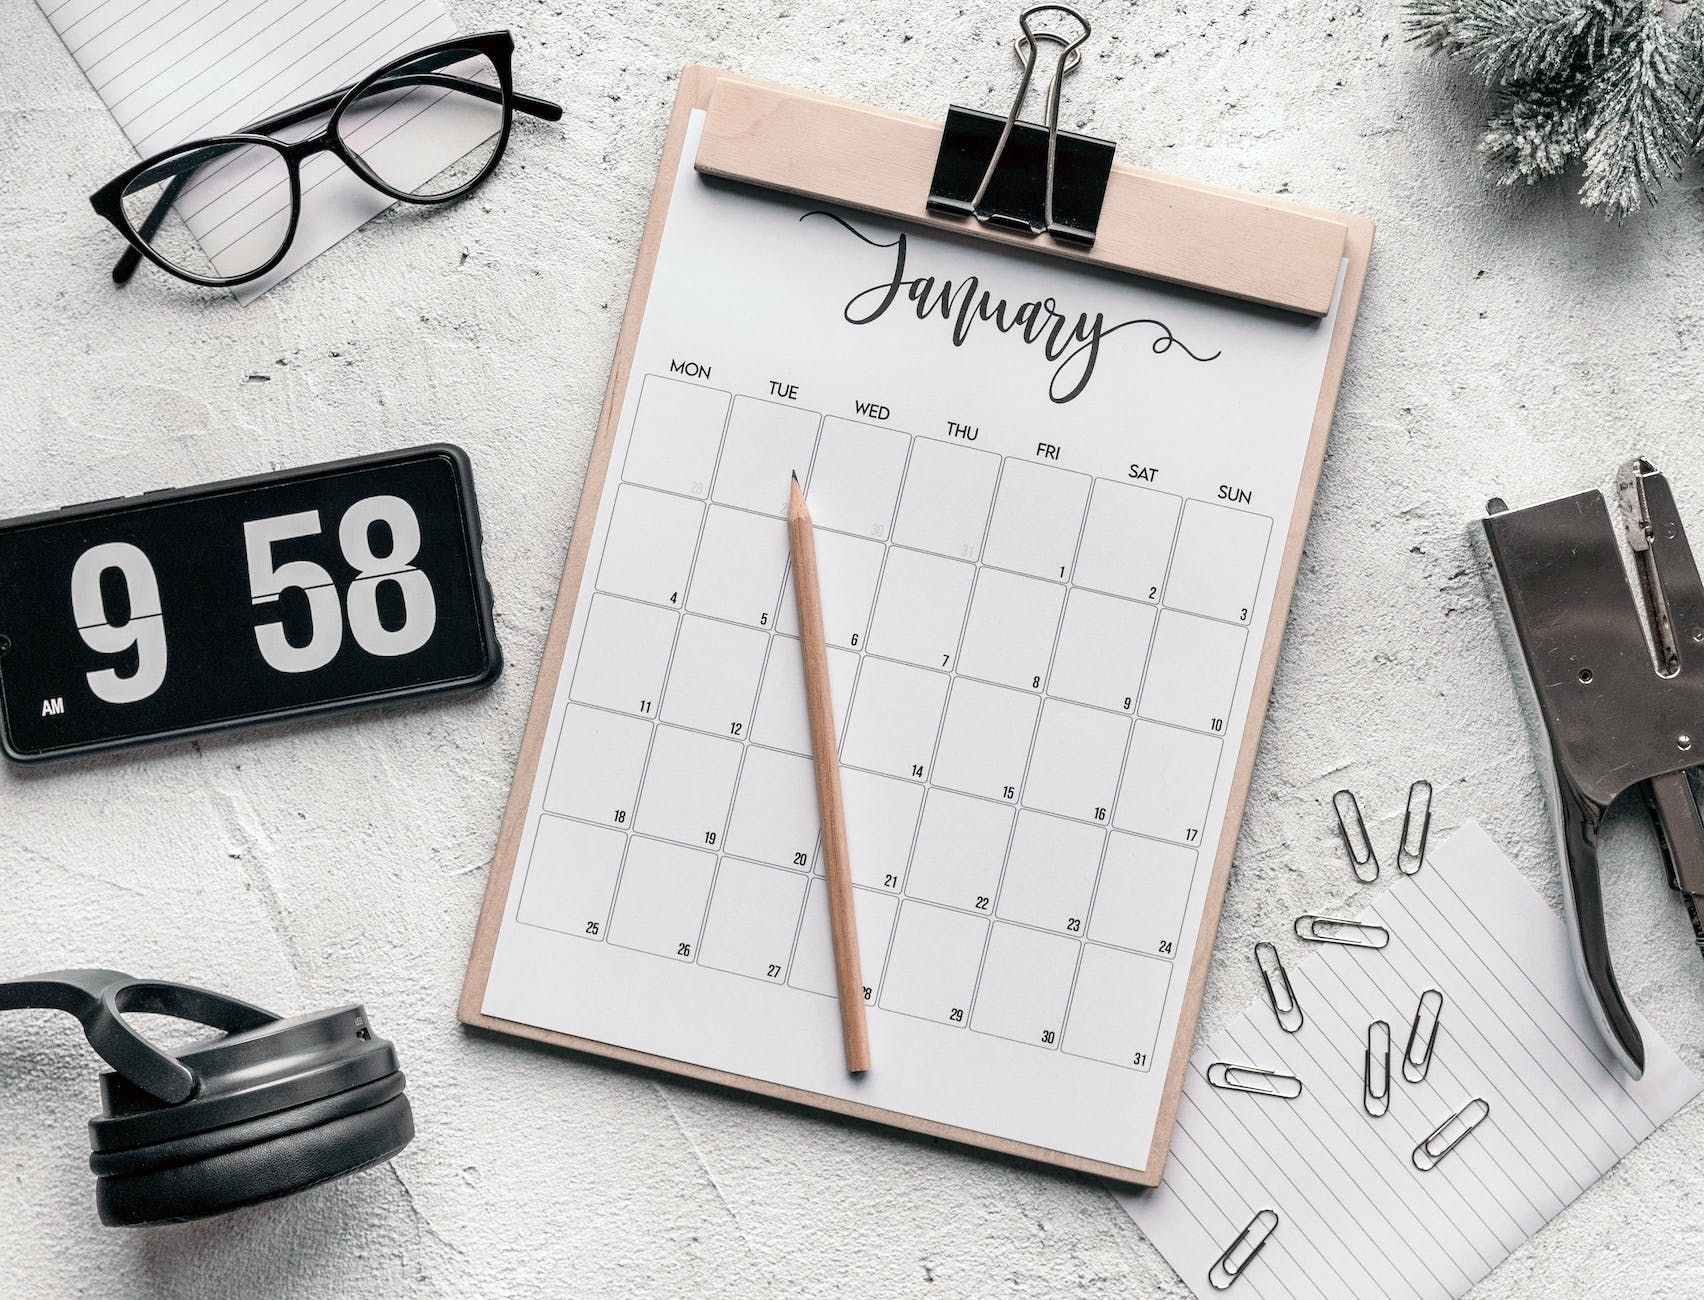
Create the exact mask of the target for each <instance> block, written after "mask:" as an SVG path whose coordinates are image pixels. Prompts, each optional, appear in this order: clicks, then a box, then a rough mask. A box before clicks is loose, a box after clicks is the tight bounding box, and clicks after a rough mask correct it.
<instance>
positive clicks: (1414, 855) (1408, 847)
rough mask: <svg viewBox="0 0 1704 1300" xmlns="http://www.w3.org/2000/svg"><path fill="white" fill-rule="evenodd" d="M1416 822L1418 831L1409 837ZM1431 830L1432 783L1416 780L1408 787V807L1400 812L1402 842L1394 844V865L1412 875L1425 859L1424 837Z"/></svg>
mask: <svg viewBox="0 0 1704 1300" xmlns="http://www.w3.org/2000/svg"><path fill="white" fill-rule="evenodd" d="M1417 824H1418V828H1419V833H1418V834H1414V835H1412V837H1411V832H1413V831H1414V829H1415V827H1416V825H1417ZM1431 831H1432V783H1431V782H1430V781H1416V782H1415V783H1414V784H1413V785H1411V786H1409V787H1408V807H1407V808H1406V809H1404V810H1403V814H1402V843H1400V844H1398V845H1397V846H1396V867H1397V870H1398V871H1400V872H1402V874H1403V875H1405V876H1412V875H1413V874H1414V873H1415V872H1416V871H1418V870H1420V867H1421V865H1422V864H1423V863H1424V862H1425V861H1426V837H1427V836H1428V835H1429V834H1430V833H1431Z"/></svg>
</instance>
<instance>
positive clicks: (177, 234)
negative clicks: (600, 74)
mask: <svg viewBox="0 0 1704 1300" xmlns="http://www.w3.org/2000/svg"><path fill="white" fill-rule="evenodd" d="M514 51H515V38H514V37H513V36H512V35H511V34H510V33H508V32H506V31H503V32H483V33H481V34H479V35H477V36H461V37H457V38H456V39H455V40H450V41H441V42H439V43H438V44H436V45H428V46H426V47H425V48H424V49H419V50H415V51H414V52H413V53H411V54H405V55H403V56H402V57H400V58H397V59H393V60H391V61H390V62H389V63H386V64H385V65H383V66H382V67H380V68H377V69H375V70H374V71H373V72H370V73H368V74H367V76H366V77H364V78H362V79H361V80H360V81H357V82H356V83H355V84H354V85H352V86H346V87H344V88H343V89H341V90H334V91H332V92H331V93H330V94H326V95H321V96H320V97H319V98H317V99H313V100H309V101H308V102H307V103H304V104H298V105H297V106H296V107H294V108H288V109H285V110H283V111H282V112H279V113H274V114H272V115H271V116H269V117H265V118H262V119H261V120H260V121H258V122H251V123H250V124H249V125H248V126H246V127H244V128H243V129H242V130H241V131H238V132H235V133H234V134H231V135H219V136H210V137H208V138H207V139H205V140H190V141H188V142H186V143H184V144H180V145H178V146H177V147H176V148H173V149H168V150H166V151H165V152H164V153H160V154H155V155H154V156H153V157H152V158H147V159H144V160H143V161H142V162H139V163H137V164H136V165H135V166H134V167H131V168H129V169H128V170H126V171H124V172H121V173H120V174H119V175H118V176H116V177H114V178H113V179H112V180H111V181H108V182H107V183H106V184H105V185H103V186H101V188H100V189H98V190H96V191H95V192H94V193H93V194H92V195H90V196H89V202H90V203H91V204H93V205H94V209H95V211H96V212H98V213H100V215H101V216H103V217H105V218H106V219H107V220H108V221H110V222H112V224H113V225H114V226H116V227H118V232H119V233H120V234H121V235H123V236H124V237H125V239H127V240H128V241H129V242H130V247H129V248H127V249H126V250H125V251H124V253H123V255H122V256H120V257H119V259H118V263H117V265H115V266H114V267H113V268H112V278H113V279H114V280H115V281H117V282H118V283H119V284H123V283H125V281H127V280H129V279H130V277H131V276H132V275H133V274H135V272H136V268H137V266H138V265H139V264H140V262H141V259H142V258H144V257H146V258H147V259H148V260H149V261H150V262H152V263H154V265H155V266H158V267H160V268H161V269H162V270H164V271H168V272H170V273H171V274H172V275H175V276H177V277H178V278H179V279H180V280H188V281H189V282H190V283H191V284H201V285H208V286H211V287H214V288H225V287H228V286H231V285H238V284H245V283H247V282H248V281H250V280H254V279H257V278H259V277H260V276H263V275H265V274H266V273H267V272H268V271H270V270H272V268H273V267H275V266H277V265H278V264H279V262H281V261H283V260H284V255H285V253H287V252H289V250H290V244H291V241H292V240H294V239H295V237H296V227H297V224H298V222H299V221H300V218H301V214H302V163H303V162H304V161H305V160H306V159H307V158H309V157H311V156H312V155H314V154H317V153H332V154H334V155H336V156H337V157H338V158H339V159H340V160H342V162H343V163H344V165H345V166H347V167H348V168H349V169H350V170H351V171H352V172H354V173H355V174H356V175H357V176H359V177H360V178H361V179H362V180H363V181H365V182H366V183H367V184H368V185H371V186H372V187H373V188H374V189H376V190H378V191H380V192H381V193H383V194H387V195H389V196H390V197H391V198H393V199H398V200H400V201H401V202H404V203H448V202H450V201H451V200H453V199H459V198H460V197H462V195H464V194H466V193H467V192H468V191H469V190H471V189H473V188H474V187H475V186H476V185H478V184H479V183H480V182H481V181H483V180H484V179H485V178H486V177H487V176H489V175H490V174H491V172H492V170H493V169H494V168H495V167H496V166H497V162H498V160H499V159H501V158H502V156H503V150H504V149H505V148H506V147H507V146H508V143H509V124H510V121H511V120H512V118H513V116H514V113H515V111H516V110H519V111H520V112H523V113H528V114H530V115H532V116H533V117H538V118H543V119H544V120H545V121H547V122H556V121H560V120H561V118H562V106H561V105H560V104H553V103H551V102H550V101H549V100H545V99H535V98H533V97H532V96H531V95H518V94H516V93H515V90H514V87H513V85H512V82H511V76H510V63H511V61H512V56H513V55H514ZM325 114H329V115H330V116H329V118H328V119H327V122H326V126H325V129H324V130H323V131H320V132H319V133H317V134H315V135H312V136H309V137H308V138H307V139H304V140H294V141H285V140H278V139H274V138H273V136H272V133H273V132H275V131H281V130H284V129H286V128H288V127H291V126H297V125H300V124H301V123H303V122H307V121H311V120H312V119H314V118H316V117H320V116H323V115H325Z"/></svg>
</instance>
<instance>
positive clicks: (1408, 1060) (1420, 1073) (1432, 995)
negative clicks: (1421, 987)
mask: <svg viewBox="0 0 1704 1300" xmlns="http://www.w3.org/2000/svg"><path fill="white" fill-rule="evenodd" d="M1428 1012H1430V1019H1431V1021H1432V1030H1431V1032H1430V1033H1428V1034H1427V1035H1426V1045H1425V1047H1423V1048H1422V1049H1421V1051H1420V1055H1418V1056H1416V1055H1415V1054H1414V1044H1415V1043H1417V1042H1419V1041H1420V1032H1421V1027H1422V1026H1423V1025H1424V1024H1425V1023H1426V1020H1427V1018H1428V1016H1427V1013H1428ZM1443 1014H1444V995H1443V994H1442V993H1441V992H1439V991H1438V990H1437V989H1427V990H1426V991H1425V992H1424V993H1422V994H1421V995H1420V1005H1419V1006H1417V1007H1415V1008H1414V1023H1413V1024H1412V1025H1411V1026H1410V1027H1409V1030H1408V1046H1407V1047H1405V1048H1403V1049H1402V1077H1403V1078H1404V1079H1407V1080H1408V1082H1410V1083H1421V1082H1424V1080H1425V1078H1426V1071H1427V1070H1430V1069H1431V1068H1432V1049H1433V1048H1434V1047H1436V1046H1437V1045H1438V1029H1439V1027H1440V1026H1441V1024H1442V1021H1441V1020H1440V1019H1439V1017H1440V1016H1442V1015H1443Z"/></svg>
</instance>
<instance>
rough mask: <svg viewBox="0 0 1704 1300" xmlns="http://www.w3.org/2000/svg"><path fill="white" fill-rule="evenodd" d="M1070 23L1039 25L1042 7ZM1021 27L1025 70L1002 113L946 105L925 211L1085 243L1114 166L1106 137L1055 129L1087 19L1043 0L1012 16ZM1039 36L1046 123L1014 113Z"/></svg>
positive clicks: (1090, 236) (1029, 74) (1016, 46)
mask: <svg viewBox="0 0 1704 1300" xmlns="http://www.w3.org/2000/svg"><path fill="white" fill-rule="evenodd" d="M1044 15H1046V16H1051V17H1053V18H1055V19H1063V20H1066V22H1067V24H1074V25H1075V27H1074V28H1072V29H1071V30H1076V29H1080V30H1078V31H1077V34H1076V35H1074V36H1073V35H1070V34H1068V32H1060V31H1054V30H1047V29H1044V28H1041V27H1038V26H1037V25H1036V19H1038V18H1040V17H1042V16H1044ZM1018 26H1019V28H1020V29H1021V30H1022V32H1023V35H1021V36H1020V37H1019V38H1018V39H1017V41H1016V42H1015V43H1014V45H1013V49H1014V50H1015V51H1016V52H1017V56H1018V59H1019V61H1020V62H1021V63H1022V64H1023V74H1022V76H1020V77H1019V79H1018V92H1017V94H1016V95H1015V96H1013V98H1012V107H1011V108H1010V109H1009V110H1008V111H1007V113H1006V116H1005V118H1004V120H1002V119H1001V118H1000V117H999V115H998V114H995V113H988V112H984V111H983V110H981V109H976V108H962V107H960V106H959V105H957V104H955V105H953V106H952V107H951V108H949V109H948V110H947V122H946V128H945V130H944V131H943V132H942V134H941V151H940V153H939V154H938V155H937V156H936V159H935V174H934V177H933V179H931V181H930V183H929V204H928V207H929V211H931V212H933V213H936V214H937V215H940V216H955V217H968V216H974V217H975V218H976V219H977V220H978V221H981V222H984V223H986V224H989V225H996V226H1002V227H1005V228H1006V229H1009V230H1018V231H1022V232H1023V233H1025V234H1029V235H1042V234H1047V235H1052V236H1053V238H1055V239H1058V240H1062V241H1064V242H1066V243H1070V244H1077V245H1079V246H1081V247H1085V248H1087V247H1089V246H1090V245H1092V244H1093V243H1094V242H1095V230H1096V227H1097V226H1098V225H1099V224H1100V213H1101V205H1102V203H1104V202H1105V200H1106V185H1107V178H1108V177H1110V176H1111V175H1112V155H1113V153H1114V151H1115V150H1116V149H1117V147H1118V146H1117V145H1115V144H1114V143H1112V141H1110V140H1097V139H1095V138H1094V137H1093V136H1087V135H1078V134H1077V133H1075V132H1072V131H1061V130H1060V129H1059V99H1060V93H1061V91H1062V89H1063V83H1064V81H1065V76H1066V74H1067V73H1069V72H1070V71H1072V69H1074V68H1075V67H1076V66H1077V65H1078V63H1079V62H1081V59H1082V53H1081V50H1082V45H1083V42H1084V41H1086V40H1088V39H1089V32H1090V27H1089V23H1088V20H1087V19H1085V18H1084V17H1083V16H1082V15H1081V14H1080V13H1078V12H1077V11H1076V10H1075V9H1073V8H1071V7H1070V6H1069V5H1062V4H1044V5H1035V6H1034V7H1032V8H1029V9H1026V10H1024V11H1023V13H1022V14H1020V15H1019V17H1018ZM1043 45H1047V46H1049V47H1051V51H1052V53H1053V57H1054V63H1053V75H1052V78H1051V79H1050V81H1049V82H1048V87H1047V125H1046V126H1037V125H1036V124H1035V123H1033V122H1021V121H1019V120H1018V113H1019V112H1020V111H1021V110H1022V109H1023V106H1024V97H1025V96H1026V95H1027V94H1028V93H1029V87H1030V81H1031V79H1032V78H1033V77H1034V76H1035V69H1036V64H1037V63H1038V62H1040V59H1041V48H1042V46H1043Z"/></svg>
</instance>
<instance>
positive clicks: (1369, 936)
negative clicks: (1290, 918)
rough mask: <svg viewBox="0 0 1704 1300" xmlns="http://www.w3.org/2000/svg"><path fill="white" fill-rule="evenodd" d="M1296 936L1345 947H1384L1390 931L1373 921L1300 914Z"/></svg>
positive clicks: (1297, 920) (1297, 919)
mask: <svg viewBox="0 0 1704 1300" xmlns="http://www.w3.org/2000/svg"><path fill="white" fill-rule="evenodd" d="M1296 938H1298V939H1306V940H1307V941H1308V942H1309V943H1340V944H1342V945H1343V946H1344V947H1345V948H1382V947H1384V946H1385V945H1386V944H1387V943H1389V942H1390V931H1389V930H1387V929H1385V928H1384V926H1382V925H1374V924H1373V923H1372V922H1371V921H1343V920H1339V919H1338V918H1337V917H1335V916H1314V915H1312V914H1310V915H1307V916H1298V917H1297V918H1296Z"/></svg>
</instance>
